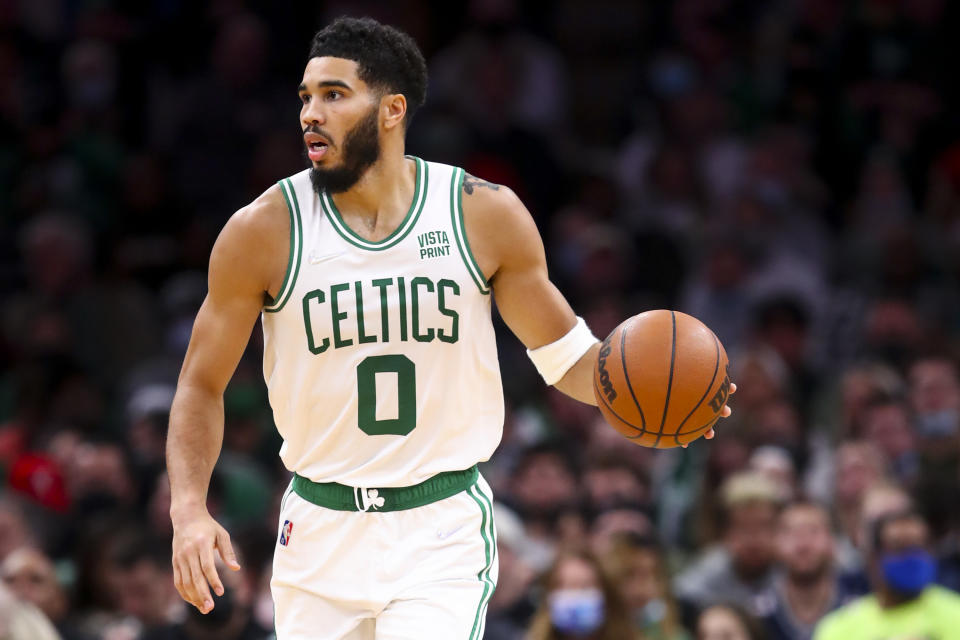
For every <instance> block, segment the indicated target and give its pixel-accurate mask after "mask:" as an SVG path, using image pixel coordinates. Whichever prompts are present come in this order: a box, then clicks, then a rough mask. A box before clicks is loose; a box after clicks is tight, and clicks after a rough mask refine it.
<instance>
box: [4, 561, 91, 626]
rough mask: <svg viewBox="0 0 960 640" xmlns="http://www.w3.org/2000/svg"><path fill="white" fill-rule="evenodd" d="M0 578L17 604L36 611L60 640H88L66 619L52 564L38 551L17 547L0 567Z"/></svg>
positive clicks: (63, 597)
mask: <svg viewBox="0 0 960 640" xmlns="http://www.w3.org/2000/svg"><path fill="white" fill-rule="evenodd" d="M0 578H2V579H3V582H4V583H5V584H6V585H7V588H8V589H10V591H11V592H12V593H13V595H15V596H16V597H17V598H18V599H19V600H20V601H21V602H27V603H30V604H32V605H34V606H35V607H37V608H38V609H39V610H40V611H42V612H43V614H44V615H45V616H46V617H47V619H48V620H50V622H52V623H53V625H54V626H55V627H56V629H57V631H58V632H59V633H60V636H61V637H62V639H63V640H89V638H88V636H85V635H83V634H81V633H79V632H78V631H75V630H74V628H73V627H74V624H73V621H71V620H70V619H69V618H68V614H69V607H70V601H69V599H68V598H67V593H66V591H65V590H64V588H63V585H62V584H60V581H59V579H58V578H57V574H56V570H55V568H54V566H53V563H52V562H51V561H50V558H48V557H47V556H46V555H45V554H44V553H43V552H42V551H39V550H37V549H31V548H28V547H21V548H20V549H17V550H16V551H14V552H12V553H10V554H9V555H8V556H7V557H6V559H5V560H4V561H3V563H2V564H0Z"/></svg>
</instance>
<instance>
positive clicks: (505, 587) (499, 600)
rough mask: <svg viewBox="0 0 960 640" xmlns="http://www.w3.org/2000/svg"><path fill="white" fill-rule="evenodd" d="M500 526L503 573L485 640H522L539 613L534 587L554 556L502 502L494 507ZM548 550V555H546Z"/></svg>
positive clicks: (495, 594) (498, 546) (489, 610)
mask: <svg viewBox="0 0 960 640" xmlns="http://www.w3.org/2000/svg"><path fill="white" fill-rule="evenodd" d="M493 513H494V520H495V521H496V523H497V554H498V555H499V557H500V574H499V576H498V578H497V589H496V591H494V592H493V596H492V597H491V598H490V604H489V606H488V609H487V626H486V629H485V631H484V638H485V640H521V639H522V638H523V634H524V631H525V630H526V628H527V626H528V625H529V622H530V618H532V617H533V613H534V611H535V610H536V603H535V602H534V600H533V597H532V593H531V592H532V588H531V587H532V586H533V584H534V581H535V580H536V578H537V575H538V574H539V573H540V572H542V571H544V570H546V569H547V568H548V567H549V565H550V564H552V562H553V559H552V554H551V553H550V551H549V550H546V549H545V548H544V547H543V546H542V545H538V544H537V543H536V542H535V541H533V540H531V539H530V538H528V537H527V534H526V532H525V531H524V526H523V521H522V520H520V518H518V517H517V515H516V514H515V513H513V512H512V511H510V510H509V509H507V508H506V507H504V506H503V505H502V504H500V503H495V504H494V506H493ZM545 551H546V553H545Z"/></svg>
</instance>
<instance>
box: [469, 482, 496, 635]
mask: <svg viewBox="0 0 960 640" xmlns="http://www.w3.org/2000/svg"><path fill="white" fill-rule="evenodd" d="M467 493H468V494H469V495H470V497H471V498H473V501H474V502H476V503H477V506H479V507H480V515H481V520H480V535H481V536H482V537H483V551H484V554H485V556H486V565H485V566H484V567H483V569H481V570H480V572H479V573H477V579H478V580H480V582H482V583H483V594H482V595H481V596H480V602H479V603H478V604H477V614H476V616H474V619H473V628H472V629H471V630H470V640H478V639H479V638H481V637H482V636H483V628H484V626H486V610H487V604H488V603H489V602H490V597H491V596H492V595H493V590H494V589H495V588H496V585H495V584H494V583H493V580H492V579H491V578H490V570H491V569H492V568H493V563H494V560H495V559H496V557H497V540H496V536H495V534H494V526H493V505H492V504H491V502H490V499H489V498H488V497H487V496H486V495H485V494H484V493H483V492H482V491H481V490H480V487H479V485H476V484H475V485H473V486H471V487H470V488H469V489H467ZM478 496H479V497H478Z"/></svg>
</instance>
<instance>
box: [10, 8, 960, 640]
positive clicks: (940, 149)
mask: <svg viewBox="0 0 960 640" xmlns="http://www.w3.org/2000/svg"><path fill="white" fill-rule="evenodd" d="M342 13H350V14H354V15H358V14H359V15H364V14H365V15H371V16H373V17H375V18H377V19H380V20H381V21H384V22H388V23H391V24H394V25H397V26H399V27H401V28H403V29H404V30H406V31H408V32H409V33H410V34H411V35H413V36H414V38H415V39H416V40H417V41H418V43H419V44H420V46H421V48H422V49H423V50H424V53H425V56H426V57H427V60H428V63H429V67H430V85H429V90H428V101H427V105H426V106H425V107H424V108H423V109H422V111H421V112H420V113H418V115H417V118H416V119H415V120H414V121H413V123H412V126H411V129H410V132H409V136H408V152H409V153H413V154H415V155H419V156H422V157H424V158H426V159H429V160H436V161H442V162H448V163H451V164H456V165H459V166H463V167H465V168H466V169H467V171H469V172H470V173H472V174H474V175H477V176H480V177H483V178H485V179H487V180H490V181H494V182H499V183H503V184H506V185H508V186H510V187H511V188H513V189H514V190H515V191H516V192H517V193H518V194H519V195H520V196H521V198H522V199H523V200H524V202H525V203H526V204H527V206H528V208H529V209H530V210H531V212H532V213H533V215H534V217H535V219H536V221H537V223H538V225H539V227H540V231H541V234H542V235H543V237H544V240H545V243H546V246H547V255H548V260H549V262H550V269H551V276H552V278H553V280H554V281H555V282H557V284H558V285H559V286H560V288H561V290H562V291H563V292H564V293H565V294H566V295H567V297H568V298H569V299H570V300H571V302H572V303H573V305H574V307H575V308H576V309H577V310H578V312H580V313H581V314H582V315H584V316H585V317H586V319H587V321H588V323H589V324H590V326H591V327H592V328H593V330H594V332H595V333H596V334H597V335H600V336H604V335H606V334H607V333H608V332H609V331H610V330H612V329H613V328H614V327H615V326H616V325H617V324H619V323H620V321H621V320H623V319H624V318H626V317H628V316H630V315H633V314H635V313H639V312H641V311H644V310H647V309H653V308H675V309H680V310H683V311H686V312H688V313H690V314H692V315H694V316H696V317H698V318H700V319H701V320H703V321H704V322H705V323H706V324H708V325H709V326H710V327H712V328H713V329H714V330H715V332H716V333H717V335H718V336H719V337H720V339H721V340H722V342H723V343H724V345H725V346H726V349H727V351H728V353H729V354H730V362H731V365H730V366H731V369H730V376H731V378H732V379H733V380H734V381H735V382H736V383H737V385H738V387H739V391H738V392H737V394H736V395H735V396H734V398H733V401H732V406H733V408H734V415H733V417H732V418H730V419H729V420H726V421H724V422H723V423H722V424H721V425H720V427H719V429H718V434H717V437H716V438H715V439H714V440H712V441H710V442H704V441H700V442H697V443H695V444H694V445H692V446H690V447H689V448H688V449H686V450H663V451H655V450H649V449H643V448H639V447H634V446H632V445H630V444H627V443H626V442H625V441H624V440H623V438H622V437H621V436H620V435H618V434H617V433H616V432H615V431H614V430H613V429H612V428H610V427H609V426H607V425H605V424H604V423H603V421H602V419H601V418H600V416H599V413H598V412H597V411H596V409H594V408H592V407H588V406H585V405H579V404H578V403H576V402H575V401H573V400H570V399H568V398H566V397H565V396H563V395H562V394H560V393H559V392H555V391H553V390H550V389H546V388H545V387H544V385H543V383H542V381H541V380H540V378H539V376H537V374H536V372H535V370H534V369H533V367H532V365H531V364H530V363H529V361H528V360H527V358H526V356H525V353H524V350H523V349H522V347H521V345H520V344H519V343H518V342H517V340H516V339H515V338H513V336H511V335H510V334H509V332H508V331H507V330H506V329H505V328H504V327H503V326H502V324H501V323H499V321H498V323H497V327H498V332H499V350H500V360H501V363H502V369H503V379H504V384H505V389H506V394H507V420H506V424H505V426H504V438H503V443H502V445H501V446H500V449H499V450H498V452H497V454H496V455H495V456H494V458H493V459H492V460H491V461H490V462H489V463H487V464H485V465H483V467H482V471H483V473H484V475H485V476H486V478H487V479H488V480H489V482H490V484H491V485H492V486H493V488H494V492H495V494H496V495H497V497H498V498H499V503H498V504H497V505H496V507H495V514H496V522H497V526H498V530H499V539H498V545H499V550H500V579H499V587H498V589H497V591H496V593H495V594H494V596H493V599H492V600H491V602H490V606H489V615H488V620H487V626H486V638H488V639H489V640H519V639H521V638H529V639H530V640H548V639H556V640H566V639H571V638H581V639H584V638H585V639H592V640H625V639H633V638H643V639H649V640H684V639H692V638H697V639H698V640H757V639H759V638H768V639H770V640H779V639H783V640H793V639H800V640H807V639H809V638H811V637H812V636H815V637H816V638H817V640H834V639H836V638H840V639H841V640H854V639H855V638H856V637H860V636H857V635H856V633H854V632H853V631H852V630H859V631H860V632H863V630H864V629H869V630H870V631H871V633H873V635H870V636H869V637H870V638H888V637H891V638H892V637H921V635H922V634H926V635H923V637H930V638H938V639H940V640H949V639H950V638H960V631H957V629H956V628H954V627H955V626H956V625H955V621H957V620H960V596H957V595H956V594H955V593H954V592H953V590H957V589H960V508H958V505H960V369H958V363H960V286H958V284H960V118H958V117H957V114H958V113H960V76H958V75H957V73H956V70H955V68H954V66H953V64H952V62H955V61H957V60H960V40H958V39H957V38H956V34H957V33H960V7H958V6H957V3H952V2H947V0H850V1H846V2H840V1H834V0H673V1H662V2H661V1H657V2H652V1H651V2H639V1H637V0H591V2H589V3H585V2H581V1H580V0H559V1H557V2H544V1H534V0H531V1H529V2H519V1H516V0H471V1H470V2H465V3H453V2H443V1H429V0H394V1H391V2H389V3H387V2H376V1H374V0H360V1H356V2H346V1H345V0H344V1H327V2H305V1H297V0H270V1H269V2H268V1H266V0H247V1H244V0H210V1H209V2H191V1H189V0H165V1H164V2H130V1H123V0H99V1H90V0H87V1H71V2H68V1H66V0H30V1H29V2H24V1H19V2H18V1H16V0H10V1H0V473H2V476H0V477H2V478H3V480H2V485H0V639H3V640H8V639H10V640H14V639H15V640H21V639H24V638H29V639H30V640H46V639H48V638H57V637H59V638H62V639H64V640H174V639H190V640H198V639H201V638H210V639H213V640H241V639H242V640H263V639H264V638H267V637H269V635H270V633H271V632H272V615H273V610H272V602H271V599H270V592H269V581H270V563H271V558H272V553H273V548H274V545H275V543H276V536H277V530H278V525H277V513H278V501H279V496H280V495H281V493H282V491H283V489H284V487H285V486H286V485H287V483H288V482H289V479H290V476H289V474H288V473H287V472H286V471H285V470H284V469H283V468H282V466H281V465H280V463H279V459H278V457H277V451H278V449H279V440H278V436H277V434H276V432H275V429H274V426H273V422H272V415H271V412H270V410H269V406H268V405H267V402H266V393H265V388H264V384H263V380H262V374H261V357H262V336H261V333H260V330H259V328H257V329H255V330H254V333H253V336H252V339H251V343H250V346H249V348H248V350H247V353H246V354H245V356H244V358H243V359H242V361H241V363H240V365H239V367H238V370H237V373H236V376H235V377H234V379H233V381H232V383H231V385H230V387H229V388H228V390H227V392H226V396H225V399H224V409H225V420H226V432H225V441H224V451H223V455H222V457H221V459H220V461H219V463H218V466H217V469H216V471H215V474H214V478H213V482H212V486H211V490H210V508H211V512H212V513H213V514H214V516H215V517H216V518H217V519H218V520H219V521H220V522H222V523H223V524H224V525H225V526H226V527H227V528H228V530H229V531H230V532H231V534H232V536H233V540H234V545H235V547H237V548H238V549H239V555H240V559H241V565H242V567H243V568H242V570H241V571H240V572H238V573H233V572H229V571H226V572H221V576H222V577H223V578H224V580H225V581H226V586H227V591H226V595H224V596H223V597H222V598H218V600H217V604H216V608H215V609H214V611H213V613H212V614H210V615H208V616H201V615H199V614H197V613H196V612H195V611H193V610H192V609H190V610H188V608H187V607H186V606H185V605H184V604H183V603H182V602H181V601H180V599H179V598H178V596H177V593H176V591H175V589H174V587H173V580H172V575H171V564H170V539H171V535H172V532H171V525H170V520H169V515H168V509H169V487H168V483H167V479H166V476H165V474H164V460H163V454H164V438H165V432H166V421H167V417H168V412H169V408H170V402H171V399H172V397H173V393H174V390H175V384H176V379H177V374H178V371H179V366H180V363H181V361H182V358H183V354H184V352H185V348H186V343H187V340H188V338H189V335H190V330H191V326H192V322H193V318H194V316H195V314H196V311H197V309H198V308H199V305H200V303H201V302H202V300H203V298H204V295H205V290H206V279H205V277H206V275H205V274H206V263H207V259H208V257H209V252H210V248H211V246H212V243H213V241H214V239H215V238H216V235H217V233H218V231H219V229H220V228H221V227H222V225H223V224H224V222H225V221H226V219H227V218H228V217H229V216H230V215H231V213H232V212H233V211H235V210H236V209H237V208H239V207H240V206H243V205H244V204H246V203H247V202H248V201H250V200H251V199H253V198H254V197H256V196H257V195H258V194H259V193H261V192H262V191H263V190H265V189H266V188H267V187H269V186H270V185H271V184H273V183H274V182H275V181H276V180H278V179H279V178H281V177H285V176H287V175H291V174H293V173H296V172H297V171H300V170H301V169H302V168H305V167H306V166H307V165H306V164H305V161H304V159H303V154H302V141H301V140H300V137H299V136H300V130H299V128H298V127H297V121H296V118H297V113H298V111H299V106H298V101H297V94H296V86H297V84H298V83H299V80H300V77H301V73H302V69H303V65H304V63H305V59H306V53H307V48H308V44H309V41H310V38H311V36H312V35H313V33H314V32H315V31H316V30H317V29H318V28H319V27H320V26H321V25H323V24H325V23H326V22H327V21H329V20H330V19H332V18H333V17H335V16H337V15H340V14H342ZM935 583H936V584H935ZM864 597H866V599H863V598H864ZM831 612H832V613H831ZM825 616H826V619H825V620H824V618H825ZM916 620H921V621H922V622H919V623H918V622H916ZM951 620H952V621H954V627H950V626H949V624H950V621H951ZM911 621H914V622H911ZM916 624H923V625H926V626H924V627H922V629H920V630H918V629H919V627H916V626H915V625H916ZM818 625H819V627H818ZM871 625H872V626H871ZM911 625H914V626H911ZM943 625H948V626H946V627H945V626H943ZM945 628H947V629H949V631H944V630H943V629H945ZM911 634H912V635H911ZM937 634H940V635H937ZM950 634H952V635H950ZM864 637H866V636H864Z"/></svg>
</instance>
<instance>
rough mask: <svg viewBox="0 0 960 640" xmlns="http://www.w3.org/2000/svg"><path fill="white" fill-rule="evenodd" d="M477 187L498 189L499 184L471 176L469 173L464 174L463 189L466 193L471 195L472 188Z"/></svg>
mask: <svg viewBox="0 0 960 640" xmlns="http://www.w3.org/2000/svg"><path fill="white" fill-rule="evenodd" d="M477 187H486V188H487V189H492V190H494V191H500V185H498V184H494V183H492V182H487V181H486V180H482V179H480V178H477V177H475V176H472V175H470V174H469V173H468V174H466V175H465V176H464V178H463V190H464V191H465V192H466V193H467V195H468V196H469V195H473V190H474V189H475V188H477Z"/></svg>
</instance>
